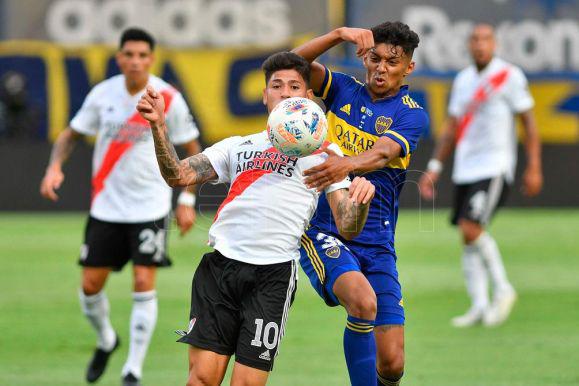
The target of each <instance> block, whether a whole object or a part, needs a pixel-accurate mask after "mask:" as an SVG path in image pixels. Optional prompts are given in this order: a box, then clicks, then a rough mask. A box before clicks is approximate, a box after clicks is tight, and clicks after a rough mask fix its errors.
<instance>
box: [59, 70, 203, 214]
mask: <svg viewBox="0 0 579 386" xmlns="http://www.w3.org/2000/svg"><path fill="white" fill-rule="evenodd" d="M149 84H150V85H151V86H153V88H155V89H156V90H157V91H159V92H160V93H161V95H163V98H164V99H165V106H166V107H165V112H166V116H167V117H166V122H167V127H168V129H169V137H170V139H171V142H173V143H174V144H177V145H178V144H183V143H187V142H189V141H192V140H194V139H196V138H197V137H198V136H199V131H198V130H197V127H196V126H195V123H194V122H193V119H192V117H191V114H190V112H189V108H188V107H187V104H186V102H185V100H184V99H183V96H182V95H181V94H180V93H179V92H178V91H177V90H175V89H174V88H173V87H172V86H171V85H169V84H168V83H166V82H165V81H163V80H162V79H160V78H158V77H156V76H153V75H150V76H149ZM143 92H144V90H143V91H141V92H139V93H137V94H135V95H130V94H129V93H128V91H127V89H126V86H125V78H124V76H123V75H117V76H114V77H112V78H110V79H107V80H105V81H103V82H101V83H99V84H97V85H96V86H95V87H94V88H93V89H92V90H91V92H90V93H89V94H88V95H87V97H86V99H85V100H84V103H83V105H82V107H81V108H80V110H79V111H78V112H77V113H76V115H75V116H74V118H73V119H72V121H71V122H70V127H71V128H72V129H73V130H75V131H77V132H79V133H81V134H85V135H96V143H95V148H94V152H93V163H92V167H93V174H92V198H91V209H90V213H91V216H92V217H94V218H97V219H99V220H102V221H109V222H120V223H138V222H146V221H152V220H156V219H159V218H162V217H164V216H166V215H167V214H168V213H169V210H170V209H171V188H169V186H167V184H166V183H165V181H164V180H163V178H162V177H161V173H160V171H159V166H158V165H157V159H156V157H155V149H154V145H153V137H152V135H151V129H150V127H149V124H148V122H147V121H145V120H144V119H143V118H142V117H141V116H140V115H139V114H138V112H137V111H136V110H135V108H136V106H137V103H138V101H139V99H140V98H141V95H142V94H143Z"/></svg>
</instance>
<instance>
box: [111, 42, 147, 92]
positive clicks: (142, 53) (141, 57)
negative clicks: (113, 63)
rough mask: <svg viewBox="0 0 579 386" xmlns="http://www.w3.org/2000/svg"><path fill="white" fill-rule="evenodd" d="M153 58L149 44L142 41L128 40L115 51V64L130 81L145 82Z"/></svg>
mask: <svg viewBox="0 0 579 386" xmlns="http://www.w3.org/2000/svg"><path fill="white" fill-rule="evenodd" d="M153 59H154V56H153V52H152V51H151V46H149V43H147V42H143V41H137V40H129V41H127V42H125V44H124V45H123V47H122V48H121V50H120V51H119V52H117V64H118V66H119V68H120V69H121V72H122V73H123V74H124V75H125V77H127V79H128V80H129V81H131V82H142V81H143V80H144V81H145V82H146V80H147V79H148V77H149V69H150V68H151V65H152V64H153Z"/></svg>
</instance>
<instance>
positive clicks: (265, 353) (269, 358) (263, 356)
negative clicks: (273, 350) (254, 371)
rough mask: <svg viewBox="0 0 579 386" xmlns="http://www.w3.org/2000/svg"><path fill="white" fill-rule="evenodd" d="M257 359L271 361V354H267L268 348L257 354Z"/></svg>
mask: <svg viewBox="0 0 579 386" xmlns="http://www.w3.org/2000/svg"><path fill="white" fill-rule="evenodd" d="M259 359H263V360H264V361H271V356H270V355H269V350H265V351H264V352H262V353H261V354H259Z"/></svg>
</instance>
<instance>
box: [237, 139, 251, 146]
mask: <svg viewBox="0 0 579 386" xmlns="http://www.w3.org/2000/svg"><path fill="white" fill-rule="evenodd" d="M244 145H253V142H251V139H248V140H247V141H245V142H243V143H242V144H241V145H239V146H244Z"/></svg>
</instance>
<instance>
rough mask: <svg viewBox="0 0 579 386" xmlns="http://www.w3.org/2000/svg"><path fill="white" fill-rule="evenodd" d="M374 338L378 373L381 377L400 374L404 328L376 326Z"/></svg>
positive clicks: (401, 370)
mask: <svg viewBox="0 0 579 386" xmlns="http://www.w3.org/2000/svg"><path fill="white" fill-rule="evenodd" d="M374 336H375V337H376V356H377V361H376V365H377V367H378V372H379V373H380V374H382V375H399V374H401V373H402V372H403V371H404V326H402V325H381V326H376V327H375V328H374Z"/></svg>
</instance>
